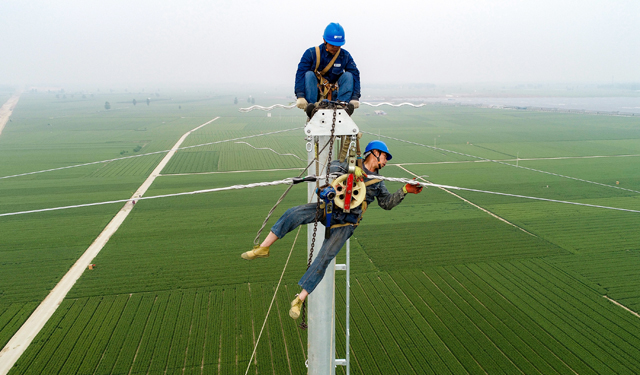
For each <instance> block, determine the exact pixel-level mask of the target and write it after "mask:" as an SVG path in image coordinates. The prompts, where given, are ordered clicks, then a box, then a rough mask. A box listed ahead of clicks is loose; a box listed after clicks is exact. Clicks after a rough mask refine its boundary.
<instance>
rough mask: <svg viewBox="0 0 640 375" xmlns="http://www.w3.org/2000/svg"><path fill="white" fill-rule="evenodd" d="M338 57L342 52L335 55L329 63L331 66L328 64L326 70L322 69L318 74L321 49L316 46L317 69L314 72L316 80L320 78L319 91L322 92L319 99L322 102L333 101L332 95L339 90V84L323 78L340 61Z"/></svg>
mask: <svg viewBox="0 0 640 375" xmlns="http://www.w3.org/2000/svg"><path fill="white" fill-rule="evenodd" d="M338 55H340V50H338V52H336V54H335V55H333V59H331V61H329V64H327V66H325V67H324V69H322V71H320V72H318V68H319V67H320V47H319V46H316V68H315V70H314V71H313V72H314V73H315V75H316V78H318V89H319V90H320V98H319V99H320V100H322V99H329V100H331V93H332V92H333V91H334V90H337V89H338V82H336V83H329V81H328V80H327V79H326V78H324V77H323V76H324V75H325V74H326V73H327V72H328V71H329V69H331V67H332V66H333V64H334V63H335V62H336V60H337V59H338Z"/></svg>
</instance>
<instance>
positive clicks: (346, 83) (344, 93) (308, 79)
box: [304, 71, 353, 103]
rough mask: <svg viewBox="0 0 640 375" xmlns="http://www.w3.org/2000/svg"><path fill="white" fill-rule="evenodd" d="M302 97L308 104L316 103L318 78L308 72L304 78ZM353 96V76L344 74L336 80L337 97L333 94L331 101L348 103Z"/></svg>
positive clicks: (347, 73)
mask: <svg viewBox="0 0 640 375" xmlns="http://www.w3.org/2000/svg"><path fill="white" fill-rule="evenodd" d="M304 95H305V98H306V99H307V102H309V103H315V102H317V101H318V78H317V77H316V75H315V73H313V72H311V71H309V72H307V73H306V74H305V76H304ZM352 96H353V74H351V73H349V72H344V73H342V75H341V76H340V78H338V97H337V98H336V97H335V91H334V92H333V100H338V101H340V102H349V101H350V100H351V97H352Z"/></svg>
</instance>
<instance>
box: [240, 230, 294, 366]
mask: <svg viewBox="0 0 640 375" xmlns="http://www.w3.org/2000/svg"><path fill="white" fill-rule="evenodd" d="M300 229H302V225H300V226H299V227H298V232H297V233H296V238H295V239H294V240H293V244H292V245H291V250H289V256H287V261H286V262H285V263H284V268H283V269H282V273H281V274H280V280H278V285H276V290H275V292H274V293H273V297H272V298H271V304H269V309H268V310H267V315H265V317H264V322H263V323H262V328H260V334H259V335H258V340H256V344H255V346H254V347H253V353H251V358H249V364H248V365H247V371H245V373H244V375H247V374H248V373H249V368H250V367H251V361H252V360H253V357H254V356H255V355H256V351H257V350H258V344H259V343H260V338H261V337H262V331H264V327H265V326H266V325H267V319H268V318H269V313H271V308H272V307H273V302H274V301H275V300H276V295H277V294H278V289H280V284H281V283H282V278H283V277H284V272H285V271H286V270H287V266H288V265H289V259H290V258H291V254H292V253H293V248H294V247H295V246H296V242H297V241H298V235H299V234H300Z"/></svg>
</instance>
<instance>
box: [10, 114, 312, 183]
mask: <svg viewBox="0 0 640 375" xmlns="http://www.w3.org/2000/svg"><path fill="white" fill-rule="evenodd" d="M219 118H220V117H219V116H218V117H216V118H215V119H213V120H211V121H215V120H217V119H219ZM211 121H209V122H211ZM204 125H206V124H203V125H202V126H204ZM299 129H302V128H301V127H300V128H292V129H286V130H277V131H272V132H269V133H260V134H254V135H248V136H245V137H238V138H232V139H224V140H222V141H214V142H208V143H201V144H198V145H193V146H185V147H179V148H177V149H176V151H177V150H186V149H190V148H196V147H202V146H210V145H215V144H219V143H226V142H231V141H237V140H239V139H249V138H255V137H262V136H265V135H272V134H279V133H284V132H289V131H292V130H299ZM195 130H196V129H193V130H191V131H195ZM171 151H173V149H171V150H162V151H154V152H148V153H146V154H140V155H131V156H125V157H121V158H115V159H107V160H100V161H92V162H89V163H82V164H74V165H68V166H66V167H58V168H51V169H44V170H41V171H35V172H26V173H20V174H14V175H9V176H0V180H2V179H5V178H13V177H21V176H29V175H32V174H38V173H45V172H53V171H60V170H63V169H69V168H77V167H85V166H88V165H94V164H101V163H110V162H112V161H119V160H125V159H132V158H139V157H141V156H149V155H156V154H163V153H165V152H171Z"/></svg>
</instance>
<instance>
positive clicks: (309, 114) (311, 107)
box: [304, 103, 316, 118]
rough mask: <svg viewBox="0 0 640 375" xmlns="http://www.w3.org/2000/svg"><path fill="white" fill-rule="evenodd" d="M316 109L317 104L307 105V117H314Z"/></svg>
mask: <svg viewBox="0 0 640 375" xmlns="http://www.w3.org/2000/svg"><path fill="white" fill-rule="evenodd" d="M315 108H316V103H309V104H307V108H306V109H305V110H304V111H305V112H307V117H309V118H311V117H313V110H314V109H315Z"/></svg>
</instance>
